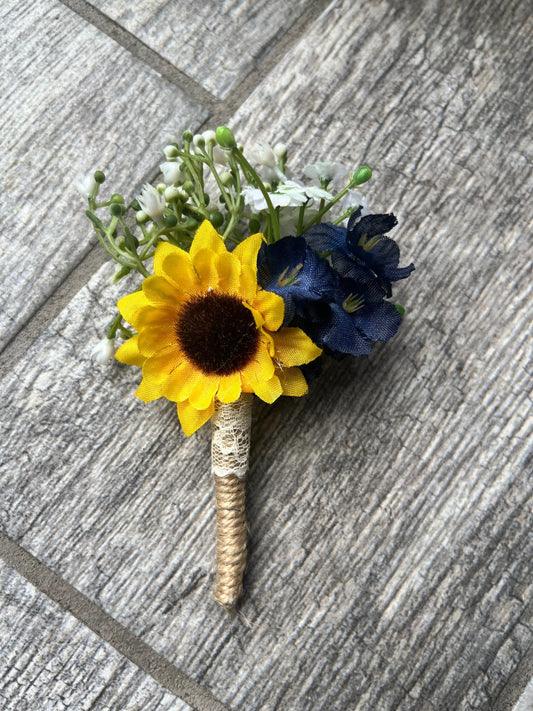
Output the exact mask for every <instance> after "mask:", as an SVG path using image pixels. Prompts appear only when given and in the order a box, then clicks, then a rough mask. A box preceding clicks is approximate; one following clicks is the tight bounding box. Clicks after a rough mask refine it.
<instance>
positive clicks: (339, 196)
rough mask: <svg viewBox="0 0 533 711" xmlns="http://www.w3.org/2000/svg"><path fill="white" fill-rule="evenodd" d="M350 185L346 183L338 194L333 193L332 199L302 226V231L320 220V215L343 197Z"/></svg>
mask: <svg viewBox="0 0 533 711" xmlns="http://www.w3.org/2000/svg"><path fill="white" fill-rule="evenodd" d="M350 187H351V185H347V186H346V187H345V188H343V189H342V190H341V191H340V193H339V194H338V195H335V197H334V198H333V200H330V202H328V203H327V204H326V205H324V206H323V207H321V209H319V211H318V212H317V214H316V215H315V216H314V218H313V219H312V220H310V221H309V222H308V223H307V224H306V225H305V226H304V228H303V231H304V232H305V231H306V230H308V229H309V228H310V227H311V225H315V224H316V223H317V222H320V220H321V218H322V216H323V215H325V214H326V212H329V211H330V210H331V208H332V207H333V205H335V203H337V202H338V201H339V200H340V199H341V198H343V197H344V196H345V195H346V193H347V192H348V190H349V189H350ZM322 202H323V201H321V204H322Z"/></svg>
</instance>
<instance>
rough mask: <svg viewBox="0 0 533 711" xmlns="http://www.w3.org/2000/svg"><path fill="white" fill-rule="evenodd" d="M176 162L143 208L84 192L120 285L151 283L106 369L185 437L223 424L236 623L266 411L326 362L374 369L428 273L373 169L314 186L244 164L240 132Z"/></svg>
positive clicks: (98, 182)
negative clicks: (252, 467)
mask: <svg viewBox="0 0 533 711" xmlns="http://www.w3.org/2000/svg"><path fill="white" fill-rule="evenodd" d="M165 156H166V160H165V162H163V163H162V164H161V166H160V167H161V173H162V177H163V180H162V182H161V183H160V184H159V185H157V186H155V187H154V186H152V185H145V186H144V188H143V190H142V192H141V193H140V195H138V196H137V197H136V198H135V199H134V200H133V201H132V202H131V204H129V205H128V206H126V203H125V201H124V198H123V197H122V195H121V194H118V193H115V194H112V195H111V196H110V197H109V198H108V199H105V198H102V197H100V191H101V187H102V184H103V183H104V181H105V176H104V174H103V173H102V172H101V171H97V172H96V173H95V174H94V176H90V178H89V179H88V180H85V181H84V182H83V185H82V186H81V187H80V189H81V191H82V192H83V193H84V195H85V196H86V197H87V200H88V209H87V211H86V214H87V216H88V217H89V219H90V220H91V222H92V224H93V227H94V230H95V232H96V234H97V236H98V239H99V240H100V242H101V244H102V246H103V247H104V249H105V250H106V251H107V253H108V254H109V255H110V256H111V257H112V258H113V259H114V260H115V261H116V262H117V270H116V273H115V281H117V280H119V279H121V278H123V277H124V276H126V275H127V274H129V273H130V272H135V271H136V272H138V273H139V275H140V277H142V280H141V281H140V283H139V285H138V288H137V290H136V291H134V292H133V293H131V294H129V295H127V296H124V297H123V298H122V299H120V300H119V301H118V312H117V314H116V316H115V318H114V319H113V320H112V322H111V323H110V324H109V327H108V330H107V333H106V337H105V338H104V339H103V340H102V341H101V342H100V343H99V344H97V346H96V347H95V350H94V356H95V358H96V359H97V360H98V361H100V362H103V361H105V360H107V359H108V358H109V357H111V356H112V355H113V354H114V355H115V357H116V359H117V360H119V361H120V362H122V363H126V364H128V365H133V366H137V367H138V368H140V369H141V371H142V377H141V379H140V383H139V387H138V389H137V392H136V395H137V397H139V398H140V399H141V400H143V401H144V402H150V401H151V400H155V399H157V398H166V399H168V400H170V401H172V402H175V403H176V406H177V415H178V418H179V421H180V423H181V427H182V429H183V431H184V433H185V435H187V436H191V435H192V434H193V433H194V432H196V430H198V429H199V428H200V427H202V426H203V425H205V424H206V423H207V422H208V421H210V422H211V427H212V450H211V451H212V462H211V470H212V474H213V478H214V486H215V500H216V514H217V516H216V519H217V523H216V527H217V532H216V533H217V545H216V556H217V569H216V584H215V598H216V600H217V601H218V602H219V603H220V604H221V605H223V606H224V607H225V608H227V609H232V608H234V607H235V605H236V603H237V601H238V600H239V598H240V597H241V596H242V593H243V588H242V577H243V572H244V568H245V566H246V549H247V533H246V515H245V487H246V473H247V469H248V454H249V448H250V424H251V407H252V401H253V397H254V396H257V397H259V398H260V399H261V400H263V401H264V402H267V403H274V402H275V401H276V400H277V399H278V398H279V397H280V396H282V395H288V396H292V397H301V396H303V395H305V394H306V393H307V391H308V387H309V382H310V381H311V380H313V379H315V378H317V377H318V376H319V374H320V360H321V358H322V356H323V355H331V356H334V357H344V356H355V357H358V356H362V355H367V354H369V353H370V351H371V349H372V344H373V343H375V342H376V341H387V340H389V339H390V338H391V337H392V336H394V335H395V333H396V332H397V330H398V328H399V326H400V323H401V321H402V317H403V314H404V310H403V308H402V307H401V306H399V305H398V304H396V303H394V302H393V301H391V297H392V285H393V283H394V282H396V281H398V280H399V279H404V278H406V277H408V276H409V275H410V273H411V272H412V270H413V269H414V266H413V265H412V264H410V265H409V266H405V267H400V266H399V261H400V252H399V248H398V245H397V244H396V242H395V241H394V240H393V239H392V238H391V237H389V236H388V235H387V233H389V232H390V231H391V230H392V228H393V227H395V226H396V218H395V217H394V215H392V214H387V215H378V214H372V212H371V211H370V209H369V207H368V204H367V201H366V199H365V195H364V192H363V190H362V186H363V185H364V184H365V183H367V182H368V180H369V179H370V177H371V174H372V173H371V170H370V168H368V167H366V166H363V167H360V168H358V169H357V170H355V171H354V172H349V171H348V170H346V169H345V168H344V166H343V165H342V164H340V163H336V162H316V163H312V164H310V165H308V166H306V167H305V168H304V170H303V176H305V178H306V181H304V180H300V179H297V178H295V177H294V176H293V175H291V174H290V172H289V170H288V167H287V149H286V147H285V146H284V145H283V144H277V145H276V146H274V147H273V148H271V147H270V146H268V145H266V144H263V145H261V146H259V148H256V149H255V150H252V151H249V152H247V153H245V151H244V150H243V148H242V147H240V146H239V145H238V144H237V142H236V140H235V138H234V136H233V134H232V132H231V131H230V130H229V129H228V128H227V127H225V126H222V127H219V128H218V129H217V130H216V132H215V131H207V132H205V133H203V134H202V135H195V136H193V134H192V133H191V132H190V131H186V132H185V133H184V134H183V137H182V141H181V142H176V143H174V144H172V145H169V146H167V147H166V148H165ZM128 212H129V213H130V214H132V213H133V215H134V218H135V219H134V220H131V219H129V215H128ZM105 215H107V216H105ZM133 224H135V225H136V226H135V228H134V227H132V225H133ZM118 339H120V340H121V344H120V345H119V347H118V349H116V342H117V340H118ZM115 349H116V352H115ZM317 386H318V387H319V385H317Z"/></svg>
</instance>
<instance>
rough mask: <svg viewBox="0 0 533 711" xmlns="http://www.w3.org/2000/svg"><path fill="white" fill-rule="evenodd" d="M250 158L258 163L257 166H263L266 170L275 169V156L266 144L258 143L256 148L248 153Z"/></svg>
mask: <svg viewBox="0 0 533 711" xmlns="http://www.w3.org/2000/svg"><path fill="white" fill-rule="evenodd" d="M249 155H250V158H251V159H252V160H253V161H255V163H259V165H264V166H266V167H267V168H275V166H276V164H277V160H276V156H275V155H274V151H273V150H272V148H271V147H270V146H269V145H268V143H263V142H259V143H258V145H257V146H254V148H252V150H251V151H249Z"/></svg>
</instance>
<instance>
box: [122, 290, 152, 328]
mask: <svg viewBox="0 0 533 711" xmlns="http://www.w3.org/2000/svg"><path fill="white" fill-rule="evenodd" d="M117 306H118V310H119V311H120V313H121V315H122V316H123V317H124V318H125V319H126V321H127V322H128V323H131V325H132V326H133V327H134V328H137V324H136V317H137V314H138V313H139V311H141V310H142V309H143V308H145V307H146V306H149V302H148V299H147V298H146V296H145V295H144V294H143V292H142V291H135V292H134V293H133V294H128V295H127V296H123V297H122V299H119V302H118V304H117Z"/></svg>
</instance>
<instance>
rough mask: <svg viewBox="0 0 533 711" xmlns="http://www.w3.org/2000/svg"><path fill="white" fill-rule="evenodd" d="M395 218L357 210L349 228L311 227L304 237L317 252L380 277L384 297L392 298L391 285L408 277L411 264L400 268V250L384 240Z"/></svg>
mask: <svg viewBox="0 0 533 711" xmlns="http://www.w3.org/2000/svg"><path fill="white" fill-rule="evenodd" d="M397 222H398V221H397V219H396V217H395V216H394V215H392V214H389V215H365V216H364V217H361V208H360V207H359V208H358V209H357V210H355V212H353V213H352V215H351V216H350V219H349V220H348V227H347V228H345V227H337V226H335V225H332V224H330V223H322V224H318V225H313V226H312V227H310V228H309V230H307V232H305V234H304V235H303V237H304V238H305V240H306V241H307V243H308V244H309V246H310V247H312V248H313V249H315V250H317V251H318V252H336V253H338V255H342V256H343V257H344V258H345V259H346V260H348V261H356V262H358V263H359V264H360V265H361V266H366V267H368V269H371V270H372V271H373V273H374V274H375V275H376V276H377V277H378V278H379V280H380V283H381V284H382V286H383V288H384V289H385V293H386V295H387V296H392V282H395V281H398V280H399V279H405V278H407V277H408V276H409V275H410V274H411V272H412V271H413V269H414V268H415V267H414V264H410V265H409V266H407V267H399V266H398V265H399V262H400V249H399V247H398V245H397V244H396V242H395V241H394V240H393V239H391V238H390V237H385V234H384V233H385V232H389V231H390V230H391V229H392V228H393V227H394V226H395V225H396V224H397Z"/></svg>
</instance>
